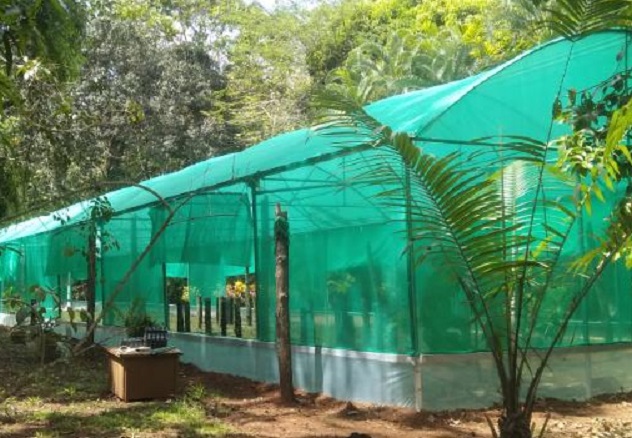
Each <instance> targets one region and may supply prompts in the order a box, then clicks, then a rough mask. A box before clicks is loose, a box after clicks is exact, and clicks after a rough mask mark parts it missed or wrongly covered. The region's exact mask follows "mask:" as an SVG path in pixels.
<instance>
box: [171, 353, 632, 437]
mask: <svg viewBox="0 0 632 438" xmlns="http://www.w3.org/2000/svg"><path fill="white" fill-rule="evenodd" d="M182 377H183V382H186V384H195V383H201V384H203V385H204V386H205V387H206V388H207V389H208V391H209V393H214V394H217V397H213V398H212V399H211V400H209V401H208V403H209V404H210V405H209V410H210V412H212V413H213V414H214V415H217V416H218V417H220V418H221V419H222V420H223V421H225V422H227V423H228V424H230V425H231V426H233V429H234V430H236V431H239V432H238V433H237V434H235V435H234V436H243V437H261V438H264V437H295V438H312V437H314V438H315V437H353V438H366V437H367V436H369V437H371V438H387V437H388V438H398V437H425V438H452V437H491V432H490V430H489V426H488V424H487V418H489V419H490V420H492V421H494V422H495V421H496V419H497V418H498V415H499V411H498V410H494V409H490V410H455V411H449V412H415V411H414V410H412V409H404V408H393V407H383V406H374V405H368V404H361V403H347V402H342V401H337V400H334V399H331V398H328V397H324V396H321V395H318V394H306V393H301V392H297V402H296V404H295V405H292V406H285V405H283V404H282V403H280V395H279V391H278V387H277V386H276V385H269V384H263V383H257V382H253V381H250V380H247V379H243V378H239V377H234V376H228V375H222V374H217V373H204V372H201V371H199V370H198V369H196V368H195V367H192V366H190V365H184V366H183V367H182ZM547 416H550V418H549V420H548V427H547V433H546V435H545V436H546V437H552V438H562V437H564V438H570V437H573V438H579V437H581V438H585V437H590V438H592V437H595V438H597V437H599V438H609V437H612V438H615V437H625V438H628V437H631V438H632V393H626V394H617V395H612V396H602V397H598V398H595V399H593V400H590V401H588V402H564V401H559V400H542V401H540V402H539V404H538V412H537V413H536V416H535V418H534V422H535V426H536V430H537V431H538V432H539V430H540V428H541V426H542V424H543V423H544V421H545V419H546V417H547ZM354 434H355V435H354ZM363 434H364V435H363Z"/></svg>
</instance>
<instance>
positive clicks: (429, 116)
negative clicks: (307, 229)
mask: <svg viewBox="0 0 632 438" xmlns="http://www.w3.org/2000/svg"><path fill="white" fill-rule="evenodd" d="M628 37H629V34H628V33H626V32H623V31H609V32H602V33H598V34H593V35H591V36H589V37H586V38H583V39H581V40H579V41H575V42H571V41H568V40H564V39H559V40H555V41H552V42H550V43H547V44H544V45H542V46H539V47H537V48H535V49H533V50H531V51H528V52H525V53H523V54H522V55H520V56H518V57H516V58H514V59H512V60H510V61H508V62H506V63H504V64H502V65H499V66H497V67H495V68H493V69H491V70H489V71H486V72H483V73H481V74H478V75H476V76H472V77H469V78H466V79H463V80H459V81H455V82H451V83H448V84H444V85H440V86H436V87H431V88H427V89H424V90H420V91H415V92H411V93H407V94H403V95H399V96H395V97H392V98H388V99H385V100H382V101H379V102H376V103H373V104H371V105H369V106H368V107H367V110H368V111H369V113H371V114H372V115H373V116H374V117H376V118H377V119H379V120H380V121H381V122H383V123H385V124H388V125H390V126H391V127H392V128H393V129H395V130H398V131H405V132H408V133H411V134H414V135H415V136H416V137H417V138H418V140H419V141H420V142H425V144H428V145H438V144H442V143H443V142H446V141H448V142H467V141H470V140H472V139H476V138H481V137H487V136H502V135H503V134H512V135H526V136H530V137H533V138H537V139H539V140H544V141H546V140H548V139H549V138H551V136H552V135H556V134H559V133H561V132H562V131H561V130H562V129H563V128H562V127H556V126H553V128H551V106H552V104H553V100H552V99H553V96H556V95H557V94H558V92H560V91H564V90H566V89H568V88H576V89H579V90H581V89H583V88H586V87H588V86H593V85H594V84H595V83H597V82H599V81H600V80H603V78H606V77H609V76H610V75H612V74H613V72H614V71H616V69H617V67H618V65H617V64H620V63H622V62H627V53H626V56H622V57H616V56H615V55H616V54H618V53H620V52H621V51H622V50H624V51H625V48H626V47H627V46H626V38H628ZM569 55H571V56H569ZM619 67H620V66H619ZM562 78H564V79H562ZM562 80H563V81H564V82H563V83H562ZM341 138H342V137H341ZM345 138H348V133H347V135H346V136H345ZM358 142H360V139H358ZM358 142H355V144H348V146H347V147H353V146H355V145H357V144H358ZM435 150H436V149H435ZM340 152H341V151H340V145H339V142H335V141H334V139H332V137H331V136H319V135H317V134H315V133H314V131H312V130H309V129H302V130H298V131H294V132H290V133H286V134H283V135H280V136H277V137H274V138H271V139H269V140H266V141H264V142H262V143H260V144H258V145H256V146H253V147H251V148H249V149H246V150H245V151H242V152H239V153H234V154H230V155H224V156H220V157H215V158H211V159H209V160H206V161H203V162H200V163H198V164H195V165H193V166H190V167H187V168H185V169H182V170H180V171H178V172H174V173H170V174H166V175H162V176H159V177H157V178H153V179H150V180H148V181H145V182H144V183H143V184H144V185H146V186H147V187H149V188H151V189H153V190H155V191H157V192H158V193H160V194H161V196H163V197H165V198H171V197H175V196H178V195H181V194H184V193H187V192H191V191H195V190H199V189H203V188H219V187H221V186H227V185H230V184H234V183H237V182H239V181H248V180H256V179H257V178H259V177H260V176H265V175H271V174H275V173H277V172H281V171H286V170H288V169H291V168H293V167H297V168H298V167H301V166H308V165H310V164H314V163H316V162H318V161H319V160H324V159H326V158H327V157H328V156H329V155H332V154H337V153H340ZM107 197H108V199H109V201H110V203H111V204H112V207H113V208H114V209H115V211H117V212H123V211H128V210H133V209H136V208H139V207H142V206H145V205H148V204H152V203H155V202H156V201H157V199H156V198H155V197H154V196H153V195H151V194H150V193H149V192H148V191H146V190H143V189H140V188H138V187H127V188H124V189H120V190H116V191H113V192H110V193H108V194H107ZM88 206H89V201H83V202H80V203H78V204H75V205H72V206H70V207H68V208H66V209H64V210H62V211H61V212H62V213H63V215H64V216H65V217H67V218H68V219H69V222H67V224H72V223H75V222H80V221H82V220H84V219H85V210H86V208H87V207H88ZM60 225H61V222H60V221H59V220H58V219H56V218H55V215H54V214H50V215H47V216H41V217H37V218H34V219H31V220H28V221H25V222H21V223H19V224H16V225H12V226H10V227H8V228H5V229H3V230H0V242H8V241H12V240H16V239H19V238H23V237H26V236H30V235H34V234H38V233H42V232H46V231H50V230H53V229H55V228H57V227H59V226H60Z"/></svg>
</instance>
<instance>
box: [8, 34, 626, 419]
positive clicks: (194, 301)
mask: <svg viewBox="0 0 632 438" xmlns="http://www.w3.org/2000/svg"><path fill="white" fill-rule="evenodd" d="M629 40H630V35H629V34H628V33H626V32H623V31H610V32H601V33H596V34H593V35H591V36H588V37H585V38H583V39H580V40H577V41H569V40H565V39H560V40H555V41H552V42H550V43H547V44H545V45H542V46H540V47H537V48H535V49H533V50H531V51H529V52H526V53H524V54H522V55H520V56H518V57H516V58H515V59H513V60H511V61H509V62H506V63H504V64H502V65H499V66H497V67H495V68H493V69H491V70H488V71H485V72H483V73H480V74H478V75H475V76H472V77H468V78H466V79H462V80H459V81H456V82H451V83H448V84H445V85H440V86H436V87H432V88H427V89H423V90H420V91H414V92H410V93H406V94H403V95H399V96H395V97H392V98H388V99H385V100H382V101H379V102H376V103H373V104H371V105H369V106H368V107H367V108H366V109H367V111H368V112H369V113H370V114H371V115H372V116H373V117H375V118H376V119H378V120H379V121H380V122H382V123H384V124H387V125H389V126H390V127H392V128H393V130H395V131H401V132H407V133H409V134H410V135H412V136H413V137H414V138H415V140H416V142H417V143H418V145H419V146H420V147H422V148H423V149H424V150H425V151H426V152H431V153H433V154H436V155H438V156H441V155H445V154H447V153H449V152H453V151H459V150H461V148H467V147H471V144H472V141H473V140H475V139H482V138H502V136H503V135H512V136H524V137H529V138H534V139H537V140H540V141H542V142H548V141H550V140H552V139H554V138H557V137H559V136H561V135H564V134H566V133H567V129H568V128H567V127H565V126H563V125H561V124H558V123H556V122H555V121H554V120H553V117H552V110H551V108H552V106H553V103H554V102H555V100H556V97H557V96H559V95H565V94H566V92H567V90H571V89H574V90H588V89H592V88H594V87H595V86H598V85H599V84H601V83H603V81H604V80H606V79H608V78H611V77H613V75H615V74H617V73H624V72H627V71H628V68H629V67H628V65H627V62H628V57H629V56H630V47H629ZM626 86H627V85H626ZM499 153H502V151H499ZM384 159H385V158H384V154H382V153H381V151H380V150H377V149H373V148H371V147H368V146H367V145H366V141H364V139H363V138H362V136H360V135H355V134H354V132H353V131H340V132H338V135H332V134H331V133H329V134H327V135H325V134H323V133H322V131H319V130H317V129H303V130H299V131H295V132H290V133H286V134H283V135H280V136H278V137H274V138H271V139H269V140H267V141H264V142H262V143H260V144H258V145H255V146H253V147H250V148H248V149H246V150H244V151H242V152H238V153H234V154H230V155H224V156H219V157H214V158H211V159H209V160H207V161H204V162H201V163H198V164H195V165H192V166H190V167H187V168H185V169H182V170H180V171H178V172H175V173H171V174H167V175H162V176H159V177H157V178H153V179H150V180H148V181H145V182H142V183H140V184H138V185H135V186H129V187H126V188H122V189H118V190H115V191H111V192H109V193H105V194H103V196H101V197H99V198H95V199H90V200H85V201H82V202H79V203H77V204H74V205H71V206H68V207H67V208H63V209H61V210H58V211H56V212H53V213H51V214H49V215H46V216H41V217H36V218H32V219H30V220H27V221H24V222H21V223H17V224H14V225H11V226H9V227H7V228H5V229H3V230H0V245H1V246H2V248H3V250H2V252H0V286H1V287H0V289H2V290H7V289H11V290H13V291H20V292H21V293H24V294H26V295H25V296H28V293H29V292H28V291H30V290H32V289H33V287H39V288H44V289H46V290H51V291H54V293H56V294H57V295H58V299H59V303H57V302H56V301H55V300H53V299H52V298H51V297H49V298H47V300H46V304H47V309H48V310H47V311H48V315H49V316H50V317H58V316H60V317H61V318H62V320H63V319H64V314H65V313H67V311H66V310H65V309H67V308H68V307H73V306H76V305H77V304H78V303H80V302H81V301H82V299H84V298H82V297H83V295H82V288H84V287H85V282H86V279H87V278H88V263H87V262H86V254H87V253H88V252H89V251H90V245H89V239H88V235H89V227H90V225H89V224H95V225H94V226H95V227H96V242H95V245H94V250H95V251H96V254H95V257H96V285H97V286H96V306H97V309H102V308H104V307H107V304H108V303H109V302H111V303H112V304H113V306H112V309H111V310H110V311H108V312H107V313H106V315H105V318H104V320H103V323H102V326H101V327H100V330H99V332H98V337H99V338H102V339H109V341H110V342H112V339H114V338H112V336H113V334H114V333H119V334H120V333H121V332H120V329H118V328H119V327H122V326H124V325H125V318H126V315H127V314H129V311H130V309H131V308H132V307H134V306H142V307H143V309H145V311H146V312H147V313H148V314H149V315H150V316H151V318H152V320H153V321H155V322H156V323H157V324H160V325H163V326H166V327H168V328H169V329H170V331H171V332H172V334H171V340H172V341H173V343H174V344H176V345H178V346H179V347H180V348H181V349H182V350H183V351H184V356H183V360H184V361H187V362H192V363H195V364H196V365H198V366H199V367H201V368H203V369H206V370H213V371H218V372H226V373H231V374H236V375H241V376H245V377H249V378H252V379H255V380H259V381H276V380H277V379H278V377H277V368H276V367H277V365H276V357H275V350H274V341H275V313H274V311H275V279H274V269H275V257H274V238H273V237H274V236H273V231H274V209H275V206H276V205H277V204H279V205H280V206H281V207H282V208H283V209H284V210H286V211H287V212H288V218H289V223H290V234H291V246H290V251H291V256H290V294H291V298H290V311H291V317H290V318H291V336H292V343H293V346H294V374H295V382H296V384H297V386H299V387H300V388H303V389H305V390H307V391H319V392H323V393H325V394H329V395H332V396H335V397H337V398H341V399H347V400H360V401H369V402H375V403H380V404H395V405H405V406H416V407H418V408H420V407H424V408H427V409H443V408H458V407H470V406H485V405H489V404H490V403H492V402H494V401H495V400H497V397H498V394H497V393H496V391H495V389H494V388H495V386H494V383H493V382H494V379H495V375H494V373H495V371H494V369H493V367H492V364H491V360H490V359H489V357H488V354H487V353H486V343H485V339H484V337H483V335H482V334H481V333H479V330H478V329H477V326H476V324H475V321H474V318H473V317H472V314H471V312H470V310H469V307H468V305H467V303H466V302H465V298H464V297H463V294H462V293H461V292H460V290H459V287H458V286H457V284H456V283H455V282H454V281H452V280H451V279H450V277H449V276H448V275H447V274H446V273H445V272H444V268H443V266H442V265H441V263H440V262H438V261H436V262H435V263H433V262H432V261H433V260H430V262H429V263H425V264H423V265H421V266H420V267H416V266H415V264H414V261H413V260H411V256H410V253H409V252H407V251H406V248H407V246H408V238H409V236H410V233H409V227H410V223H409V221H407V214H406V211H404V210H403V209H401V208H395V207H393V208H388V207H386V206H385V205H384V204H383V203H380V202H379V200H378V199H376V194H377V193H379V192H380V191H381V190H383V188H382V187H376V186H375V185H367V184H363V183H362V181H361V178H358V175H359V174H360V173H361V171H362V168H363V163H364V164H368V163H375V162H376V160H384ZM387 159H393V160H394V159H396V158H394V157H392V156H391V157H390V158H387ZM552 160H555V157H552ZM396 164H397V163H395V165H396ZM400 164H401V163H400ZM401 170H402V181H405V178H404V177H403V175H404V174H405V170H404V166H403V164H402V168H401ZM397 189H400V190H402V191H403V190H406V187H405V184H404V183H403V184H402V186H401V187H399V188H397ZM561 192H562V189H560V193H561ZM548 194H549V196H551V197H555V196H558V195H559V193H557V192H556V189H555V188H551V189H550V191H549V192H548ZM519 196H530V195H529V193H528V191H527V192H525V193H521V194H519ZM581 226H582V227H583V229H582V230H578V231H577V233H576V236H577V246H578V247H579V246H580V240H581V239H583V236H584V235H588V234H591V233H595V232H597V231H598V230H600V229H602V228H603V215H601V216H600V214H599V209H597V208H596V209H595V212H594V213H593V214H592V215H587V216H586V217H585V218H584V220H583V221H582V224H581ZM587 230H588V231H587ZM126 277H129V278H127V279H126ZM123 280H125V281H123ZM630 280H631V278H630V272H629V271H627V270H626V269H625V268H624V267H623V266H618V265H616V266H613V267H611V268H609V270H608V271H607V272H606V274H605V275H604V276H603V278H602V279H601V282H600V283H599V284H598V285H596V286H595V287H594V290H593V291H592V293H591V295H590V296H589V297H588V299H587V300H586V301H585V302H584V303H583V306H582V308H580V310H579V311H578V312H577V316H576V318H574V319H573V320H572V322H571V326H570V327H569V330H568V335H567V336H566V337H565V338H564V339H563V342H562V345H561V347H572V348H561V349H560V350H559V354H557V355H556V356H555V357H554V360H553V363H552V364H551V370H550V372H548V373H547V375H546V376H545V384H544V385H543V394H544V395H557V396H562V397H568V398H585V397H588V396H590V395H593V394H597V393H600V392H607V391H619V390H621V389H626V390H629V389H632V377H630V376H627V375H625V373H621V372H619V373H617V372H614V371H613V370H618V369H620V367H618V366H617V365H616V364H617V361H620V360H624V358H625V355H626V354H628V353H629V347H628V346H629V345H630V344H629V343H630V342H632V294H630ZM184 291H186V292H184ZM174 295H175V298H174ZM227 298H231V300H227ZM183 301H185V302H186V304H187V306H184V307H185V308H186V309H187V310H186V312H187V315H186V316H185V317H183V318H184V319H185V320H187V324H182V323H181V322H180V317H179V316H178V315H180V311H181V309H182V308H183V306H181V305H180V304H182V302H183ZM227 302H229V303H230V304H227ZM235 303H237V304H235ZM548 305H550V306H552V307H553V306H555V305H556V304H555V303H548ZM222 306H223V308H224V311H223V312H220V311H219V310H220V307H222ZM204 307H206V310H207V311H206V312H205V311H204ZM233 308H234V309H236V310H234V311H230V312H228V314H229V315H228V322H227V324H228V332H226V333H222V332H221V329H220V325H221V321H220V318H219V315H220V313H222V314H223V318H226V317H227V316H226V315H225V314H226V313H227V312H226V309H233ZM3 311H4V313H3V317H4V321H9V315H8V310H7V309H3ZM209 311H210V313H209ZM189 319H190V321H188V320H189ZM236 320H240V321H239V322H238V321H236ZM238 324H240V326H241V327H240V329H239V333H235V326H237V325H238ZM117 330H118V331H117ZM187 332H188V333H187ZM222 335H224V336H222ZM538 336H540V338H541V339H542V342H543V345H546V341H547V339H549V338H548V337H550V334H549V333H548V332H547V330H546V326H545V325H543V327H542V328H541V330H539V332H538ZM447 383H449V385H450V388H449V389H448V388H446V384H447Z"/></svg>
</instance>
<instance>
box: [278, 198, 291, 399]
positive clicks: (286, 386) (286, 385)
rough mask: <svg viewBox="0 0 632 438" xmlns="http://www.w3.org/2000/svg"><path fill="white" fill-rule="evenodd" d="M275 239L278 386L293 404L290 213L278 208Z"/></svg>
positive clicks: (282, 394) (282, 395) (283, 395)
mask: <svg viewBox="0 0 632 438" xmlns="http://www.w3.org/2000/svg"><path fill="white" fill-rule="evenodd" d="M274 240H275V256H276V272H275V277H276V298H277V302H276V338H277V356H278V360H279V384H280V385H281V401H282V402H284V403H294V385H293V383H292V345H291V343H290V309H289V307H290V295H289V247H290V239H289V225H288V221H287V212H283V211H281V206H280V205H279V204H277V205H276V218H275V221H274Z"/></svg>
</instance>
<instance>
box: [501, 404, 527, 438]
mask: <svg viewBox="0 0 632 438" xmlns="http://www.w3.org/2000/svg"><path fill="white" fill-rule="evenodd" d="M498 429H499V431H500V437H499V438H532V436H533V435H532V433H531V418H530V416H527V415H526V413H525V412H523V411H522V410H520V411H518V412H515V413H511V414H510V413H504V414H503V415H502V416H501V417H500V419H499V420H498Z"/></svg>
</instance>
